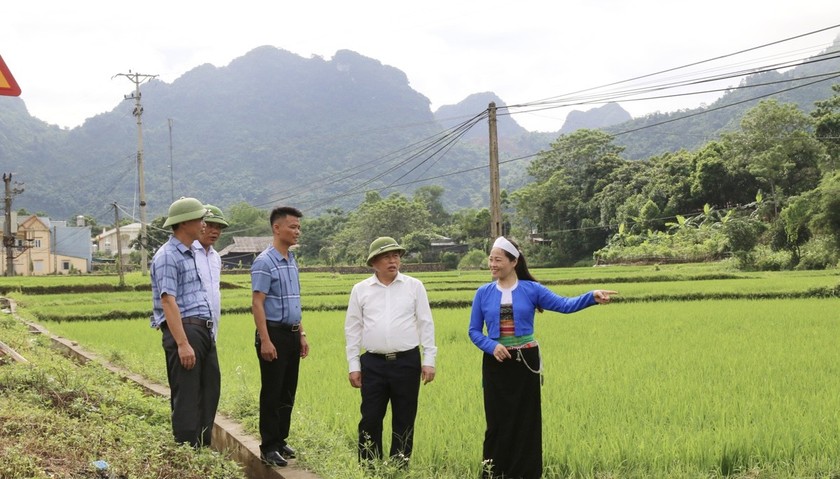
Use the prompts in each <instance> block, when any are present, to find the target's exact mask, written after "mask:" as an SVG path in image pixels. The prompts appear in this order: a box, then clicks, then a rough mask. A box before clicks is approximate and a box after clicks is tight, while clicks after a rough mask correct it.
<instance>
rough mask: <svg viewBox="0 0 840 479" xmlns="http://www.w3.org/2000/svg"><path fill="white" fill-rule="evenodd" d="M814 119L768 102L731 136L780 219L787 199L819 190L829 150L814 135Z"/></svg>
mask: <svg viewBox="0 0 840 479" xmlns="http://www.w3.org/2000/svg"><path fill="white" fill-rule="evenodd" d="M812 127H813V123H812V121H811V119H810V118H809V117H808V116H806V115H805V114H804V113H802V112H801V111H800V110H799V109H798V108H797V107H796V105H793V104H784V105H783V104H779V103H778V102H776V101H775V100H765V101H762V102H761V103H759V104H758V106H756V107H755V108H753V109H752V110H750V111H748V112H747V113H746V114H745V115H744V118H743V119H742V120H741V131H740V132H737V133H733V134H730V135H727V136H726V137H725V138H726V139H727V140H728V141H731V142H732V145H733V147H734V149H735V151H736V152H737V153H738V156H739V159H740V161H741V162H742V163H743V164H745V165H746V169H747V170H748V171H749V172H750V173H752V174H753V175H755V176H756V177H757V178H759V179H760V180H762V181H763V182H764V183H765V184H767V186H768V187H769V189H770V196H771V198H772V201H773V202H774V212H775V215H776V216H777V215H778V212H779V208H780V207H781V206H782V205H783V203H784V201H783V200H784V197H785V196H786V195H787V196H795V195H798V194H800V193H802V192H804V191H807V190H810V189H813V188H815V187H816V186H817V183H818V182H819V179H820V171H819V167H818V165H819V161H820V160H821V159H822V157H823V156H824V154H825V147H824V146H823V145H822V144H821V143H820V142H819V141H818V140H817V139H816V138H814V136H813V135H812V134H811V133H810V130H811V129H812Z"/></svg>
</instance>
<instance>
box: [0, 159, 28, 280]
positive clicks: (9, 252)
mask: <svg viewBox="0 0 840 479" xmlns="http://www.w3.org/2000/svg"><path fill="white" fill-rule="evenodd" d="M3 182H4V183H5V184H6V197H5V207H6V216H5V218H6V220H5V221H4V222H3V247H4V248H5V249H6V276H14V275H15V250H14V248H15V235H14V234H13V232H12V196H14V195H18V194H20V193H23V188H12V174H11V173H3Z"/></svg>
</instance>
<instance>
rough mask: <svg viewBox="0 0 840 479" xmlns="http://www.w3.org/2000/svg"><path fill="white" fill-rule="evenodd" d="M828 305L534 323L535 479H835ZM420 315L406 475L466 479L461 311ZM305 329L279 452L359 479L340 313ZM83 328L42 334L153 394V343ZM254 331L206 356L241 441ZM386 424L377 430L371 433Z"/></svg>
mask: <svg viewBox="0 0 840 479" xmlns="http://www.w3.org/2000/svg"><path fill="white" fill-rule="evenodd" d="M838 306H840V300H838V299H823V300H813V299H809V300H764V301H699V302H691V303H685V302H660V303H636V304H613V305H610V306H607V307H603V306H598V307H593V308H589V309H587V310H585V311H582V312H579V313H575V314H573V315H568V316H565V315H558V314H555V313H545V314H542V315H539V316H538V320H537V339H538V340H539V341H540V344H541V349H542V354H543V360H544V362H545V386H544V387H543V390H542V394H543V437H544V457H545V465H546V471H547V475H548V477H552V476H553V475H557V476H563V477H565V476H571V477H664V476H668V477H717V476H720V477H723V476H728V475H736V476H737V475H739V474H743V475H747V474H754V473H756V471H760V472H763V473H769V474H771V477H802V476H815V475H816V476H821V475H824V476H828V475H830V474H832V473H834V472H836V471H838V470H840V459H836V458H840V435H837V434H836V430H837V429H838V426H840V413H837V412H836V411H840V396H838V395H837V394H836V391H838V390H840V377H838V375H837V367H838V366H837V365H838V364H840V353H838V352H837V349H836V347H835V346H834V344H833V343H834V338H836V337H837V335H838V333H840V319H838V318H837V317H836V314H834V313H833V312H834V311H836V310H837V307H838ZM434 314H435V320H436V338H437V343H438V347H439V355H438V364H437V376H436V379H435V381H434V382H432V383H431V384H429V385H426V386H424V387H423V388H421V394H420V410H419V414H418V420H417V431H416V436H415V442H416V449H415V455H414V457H413V459H412V465H411V470H416V471H422V473H423V474H428V475H427V476H416V477H431V476H434V477H453V478H454V477H475V476H476V475H478V473H479V470H480V468H481V442H482V437H483V428H484V418H483V409H482V399H481V378H480V375H481V373H480V367H481V366H480V364H481V353H480V352H479V351H478V349H476V348H475V347H474V346H473V345H472V343H471V342H470V341H469V339H468V338H467V335H466V328H467V322H468V318H469V310H468V309H466V308H461V309H446V310H435V311H434ZM304 321H305V324H306V329H307V332H308V339H309V342H310V346H311V348H312V349H311V354H310V357H308V358H306V359H305V360H303V362H302V366H301V383H300V387H299V390H298V398H297V404H296V407H295V419H294V421H293V425H292V427H293V431H292V438H291V440H292V441H294V440H296V439H300V440H301V441H302V443H303V444H306V448H308V449H310V450H313V451H318V453H317V454H313V455H312V456H311V457H316V458H317V459H313V462H312V463H307V465H308V466H310V467H313V468H314V469H315V470H316V471H318V470H319V462H321V461H325V460H326V461H328V462H331V464H332V465H331V466H330V470H331V471H332V472H330V475H324V477H358V474H359V471H358V470H357V466H356V464H355V463H354V458H355V441H356V426H357V423H358V420H359V417H358V415H359V412H358V411H359V409H358V408H359V401H360V397H359V391H358V390H356V389H353V388H352V387H351V386H350V385H349V381H348V379H347V364H346V359H345V358H344V337H343V313H342V312H339V311H336V312H323V313H308V314H306V315H305V319H304ZM94 324H96V323H81V324H71V323H61V324H55V325H50V327H51V328H52V327H55V328H56V329H59V330H64V332H63V333H62V334H66V335H68V336H69V337H72V338H74V339H76V340H79V341H80V342H82V343H83V344H86V345H87V344H90V345H91V347H94V348H102V347H103V346H102V345H104V344H106V341H105V338H113V339H109V340H108V341H113V342H112V343H110V344H112V346H110V347H115V346H114V345H116V344H121V345H122V346H120V347H122V348H124V349H126V350H135V349H136V350H137V354H136V355H129V354H128V353H127V352H126V359H125V361H126V364H127V365H128V366H130V367H131V368H132V369H137V370H141V371H145V373H144V374H149V371H150V370H151V371H152V372H153V373H152V375H153V376H154V377H157V378H158V379H159V380H161V381H164V379H163V377H164V365H163V353H162V351H161V349H160V343H159V341H160V338H159V333H158V332H156V331H153V330H150V329H148V327H147V326H146V327H145V328H144V327H143V326H142V325H140V324H136V322H125V324H122V325H121V324H120V322H119V321H113V322H108V323H102V324H101V325H100V326H97V327H96V333H95V334H94V333H93V332H89V333H87V334H90V337H89V338H87V339H83V337H85V333H84V331H86V330H88V331H90V330H93V329H94V327H93V325H94ZM253 334H254V331H253V323H252V320H251V317H250V315H233V316H227V317H225V318H224V321H223V322H222V330H221V337H220V340H219V354H220V362H221V364H222V368H223V378H224V379H223V396H222V409H224V410H228V411H230V410H231V409H232V405H236V411H237V413H236V415H237V416H239V417H240V418H242V419H243V423H244V424H246V425H249V426H248V427H250V429H251V431H252V432H255V426H256V419H255V418H256V414H257V402H258V401H257V395H258V391H259V372H258V366H257V362H256V352H255V350H254V346H253ZM126 335H128V336H126ZM119 336H122V338H123V339H122V341H120V340H119V339H117V338H118V337H119ZM97 338H98V339H97ZM128 338H131V340H130V341H127V340H126V339H128ZM154 371H156V372H154ZM243 398H244V399H243ZM249 402H250V408H248V403H249ZM387 425H388V423H387V419H386V436H387ZM327 445H328V446H327ZM327 450H328V451H332V453H331V454H332V455H331V456H330V457H333V459H332V460H331V461H330V460H328V459H324V454H325V453H326V452H324V451H327ZM301 460H302V461H304V462H305V461H306V454H304V455H302V459H301ZM341 463H349V464H348V465H347V466H346V467H347V469H346V470H339V469H336V468H337V467H338V466H337V464H341ZM750 471H752V472H750ZM751 477H755V476H751Z"/></svg>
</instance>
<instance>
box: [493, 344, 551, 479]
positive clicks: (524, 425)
mask: <svg viewBox="0 0 840 479" xmlns="http://www.w3.org/2000/svg"><path fill="white" fill-rule="evenodd" d="M521 353H522V356H521V357H520V356H519V355H518V353H516V352H513V351H512V352H511V354H512V355H513V358H511V359H506V360H504V361H502V362H501V363H500V362H498V361H496V358H494V357H493V356H492V355H490V354H482V367H481V371H482V382H483V386H484V417H485V419H486V420H487V430H486V431H485V432H484V460H485V461H490V462H488V465H490V464H492V468H490V470H489V471H487V470H485V471H484V472H483V474H482V477H483V478H493V479H496V478H504V479H539V478H540V477H542V472H543V470H542V466H543V464H542V399H541V397H540V392H541V391H540V375H539V374H535V373H533V372H531V371H529V370H528V367H529V366H530V368H531V369H533V370H535V371H536V370H538V369H539V367H540V353H539V348H528V349H522V350H521ZM517 357H519V358H520V359H521V361H517V360H516V358H517Z"/></svg>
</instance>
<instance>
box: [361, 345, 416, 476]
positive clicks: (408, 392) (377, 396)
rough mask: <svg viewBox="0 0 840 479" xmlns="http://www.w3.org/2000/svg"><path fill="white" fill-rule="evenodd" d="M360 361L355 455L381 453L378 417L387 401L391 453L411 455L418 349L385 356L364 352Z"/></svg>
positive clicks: (376, 455) (370, 456)
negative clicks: (357, 448)
mask: <svg viewBox="0 0 840 479" xmlns="http://www.w3.org/2000/svg"><path fill="white" fill-rule="evenodd" d="M359 359H360V361H361V364H362V406H361V412H362V420H361V421H360V422H359V459H363V460H366V459H374V458H381V457H382V421H383V420H384V419H385V412H386V411H387V409H388V402H389V401H390V403H391V454H390V455H391V457H394V456H398V455H400V454H402V455H403V456H404V457H405V459H408V458H410V457H411V451H412V449H413V447H414V419H415V418H416V417H417V397H418V395H419V394H420V372H421V366H420V349H419V348H414V349H412V350H410V351H407V352H406V353H404V354H402V355H400V356H399V357H397V358H395V359H392V360H389V359H386V358H385V357H384V356H381V355H376V354H371V353H365V354H362V356H361V357H360V358H359Z"/></svg>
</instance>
